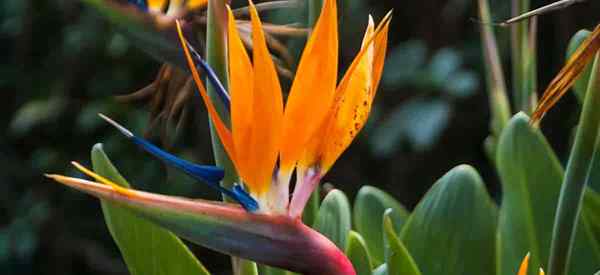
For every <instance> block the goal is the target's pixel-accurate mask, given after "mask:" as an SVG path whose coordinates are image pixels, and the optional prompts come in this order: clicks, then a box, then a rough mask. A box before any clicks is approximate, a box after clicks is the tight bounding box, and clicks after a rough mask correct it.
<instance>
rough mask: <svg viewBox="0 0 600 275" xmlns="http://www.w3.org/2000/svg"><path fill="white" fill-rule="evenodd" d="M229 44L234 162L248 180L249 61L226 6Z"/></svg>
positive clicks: (250, 102) (231, 14)
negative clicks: (235, 155)
mask: <svg viewBox="0 0 600 275" xmlns="http://www.w3.org/2000/svg"><path fill="white" fill-rule="evenodd" d="M228 17H229V19H228V20H229V23H228V24H227V26H228V37H229V40H228V48H229V51H228V52H229V80H230V81H229V82H230V83H229V90H230V92H231V130H232V135H233V142H234V146H235V151H236V153H237V162H238V165H239V169H238V173H239V174H240V176H241V178H242V179H244V180H245V181H247V180H248V179H249V178H250V177H251V175H250V174H249V172H250V171H252V168H251V167H249V162H248V158H249V156H250V151H249V149H250V148H251V146H250V136H251V133H252V123H253V121H254V118H253V116H252V108H253V106H254V102H253V85H254V77H253V70H252V63H251V62H250V58H249V57H248V53H247V52H246V48H245V47H244V43H242V40H241V38H240V35H239V32H238V30H237V27H236V23H235V18H234V16H233V13H232V12H231V9H230V8H229V7H228Z"/></svg>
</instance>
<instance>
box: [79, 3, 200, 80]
mask: <svg viewBox="0 0 600 275" xmlns="http://www.w3.org/2000/svg"><path fill="white" fill-rule="evenodd" d="M82 2H83V3H84V4H86V5H88V6H90V7H92V8H93V9H95V10H96V11H98V12H99V13H100V14H101V15H102V16H103V17H104V18H105V19H107V20H108V21H109V22H110V23H112V24H113V25H115V26H116V27H117V28H118V29H119V30H120V31H121V33H122V34H123V35H124V36H125V37H127V38H128V39H129V40H130V41H131V42H132V44H134V45H135V46H137V47H139V48H140V49H142V50H144V51H145V52H146V53H148V54H150V55H151V56H152V57H154V58H155V59H157V60H159V61H162V62H167V63H170V64H175V65H178V66H179V67H181V68H187V67H186V63H185V59H183V55H182V54H181V53H182V52H181V47H180V45H179V42H178V40H177V36H176V35H175V20H174V19H173V18H170V17H167V16H162V15H160V14H152V13H146V12H143V11H141V10H139V9H136V8H135V7H133V6H132V5H128V4H122V3H118V2H117V1H114V0H83V1H82ZM191 42H194V41H191ZM194 46H197V45H195V44H194Z"/></svg>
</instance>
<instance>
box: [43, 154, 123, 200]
mask: <svg viewBox="0 0 600 275" xmlns="http://www.w3.org/2000/svg"><path fill="white" fill-rule="evenodd" d="M71 164H73V166H75V168H77V170H79V171H81V172H83V173H84V174H86V175H88V176H90V177H92V178H94V180H96V181H97V182H100V183H103V184H106V185H110V186H111V187H112V188H113V189H114V190H115V191H117V192H119V193H121V194H123V195H126V196H131V194H132V193H131V191H130V190H129V189H127V188H125V187H122V186H120V185H118V184H116V183H114V182H112V181H110V180H109V179H107V178H105V177H103V176H100V175H98V174H96V173H94V172H92V171H91V170H89V169H87V168H85V167H83V165H81V164H79V163H77V162H75V161H73V162H71ZM47 176H48V177H50V178H52V179H54V180H56V181H58V182H62V180H64V179H66V178H67V177H63V176H59V175H47Z"/></svg>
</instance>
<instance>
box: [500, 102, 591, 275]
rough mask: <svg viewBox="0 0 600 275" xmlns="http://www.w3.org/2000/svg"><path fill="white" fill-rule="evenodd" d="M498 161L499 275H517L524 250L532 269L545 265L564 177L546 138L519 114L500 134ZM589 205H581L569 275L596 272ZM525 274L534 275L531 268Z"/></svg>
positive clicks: (524, 116) (525, 117) (534, 272)
mask: <svg viewBox="0 0 600 275" xmlns="http://www.w3.org/2000/svg"><path fill="white" fill-rule="evenodd" d="M497 161H498V173H499V174H500V179H501V182H502V189H503V196H502V208H501V209H500V216H499V220H498V236H499V240H498V245H499V247H498V251H499V253H500V254H499V255H498V259H499V266H498V268H499V269H498V271H499V272H498V274H515V273H516V272H517V270H518V266H519V263H520V262H521V260H522V257H523V255H525V254H527V253H528V252H530V253H531V258H530V266H533V267H536V266H541V265H543V264H546V261H547V259H548V256H549V252H550V241H551V238H552V230H549V228H550V227H551V226H552V224H554V216H555V212H556V204H557V202H558V196H559V193H560V185H561V183H562V179H563V174H564V173H563V169H562V167H561V165H560V162H559V161H558V158H557V157H556V156H555V154H554V152H553V151H552V148H551V147H550V145H549V144H548V142H547V141H546V139H545V138H544V136H543V135H542V134H541V133H540V132H539V131H538V130H536V129H534V128H532V127H531V126H530V125H529V118H528V117H527V116H526V115H524V114H523V113H519V114H517V115H515V116H514V117H513V119H512V120H511V121H510V123H509V124H508V126H507V127H506V128H505V130H504V131H503V133H502V135H501V137H500V141H499V143H498V156H497ZM589 192H591V190H588V193H589ZM586 196H590V195H586ZM586 204H587V202H586ZM588 207H589V206H587V205H584V207H583V209H584V210H583V218H582V219H580V224H579V225H580V226H579V227H578V228H579V231H578V233H577V236H576V243H575V249H574V250H573V257H572V261H571V268H573V269H571V272H569V274H590V273H591V272H592V271H593V268H595V267H594V266H593V265H594V264H593V263H594V262H600V255H599V254H598V251H597V249H596V248H593V246H597V243H596V244H595V243H594V242H593V241H592V239H591V237H592V236H591V234H592V232H590V231H589V225H588V224H589V221H587V220H588V218H586V215H589V213H587V212H588V211H590V210H589V209H587V210H586V208H588ZM529 274H537V271H535V270H530V271H529Z"/></svg>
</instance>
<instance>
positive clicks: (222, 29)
mask: <svg viewBox="0 0 600 275" xmlns="http://www.w3.org/2000/svg"><path fill="white" fill-rule="evenodd" d="M225 4H227V1H222V0H210V1H208V12H207V25H206V62H207V63H208V65H209V66H210V67H211V68H212V69H213V70H214V72H215V74H216V75H217V77H218V78H219V79H220V80H221V83H222V84H223V86H224V87H225V89H227V87H228V83H229V78H228V76H229V73H228V70H227V69H228V68H227V64H228V62H227V13H226V12H227V9H226V7H225ZM207 93H208V95H209V96H210V97H211V100H212V102H213V103H214V104H215V106H216V107H215V108H216V109H217V111H218V112H219V115H220V116H221V118H222V119H223V121H225V123H229V121H230V117H229V113H228V112H227V109H226V107H225V105H224V104H223V103H222V102H221V100H219V98H218V97H219V95H218V92H217V88H216V87H215V86H213V85H208V87H207ZM209 123H210V120H209ZM210 134H211V141H212V147H213V154H214V158H215V162H216V164H217V166H219V167H221V168H223V169H224V170H225V177H224V178H223V180H222V181H221V185H222V186H223V187H225V188H231V187H232V186H233V184H234V183H235V182H236V181H237V180H238V175H237V172H236V170H235V167H234V166H233V163H232V162H231V159H230V158H229V157H228V156H227V153H226V152H225V148H224V147H223V144H222V143H221V140H220V139H219V137H218V135H217V134H216V131H215V129H214V126H213V125H212V123H211V125H210ZM223 199H224V200H226V198H223ZM231 263H232V266H233V274H234V275H242V274H244V275H245V274H256V273H257V271H256V264H255V263H254V262H251V261H247V260H244V259H240V258H237V257H231Z"/></svg>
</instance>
